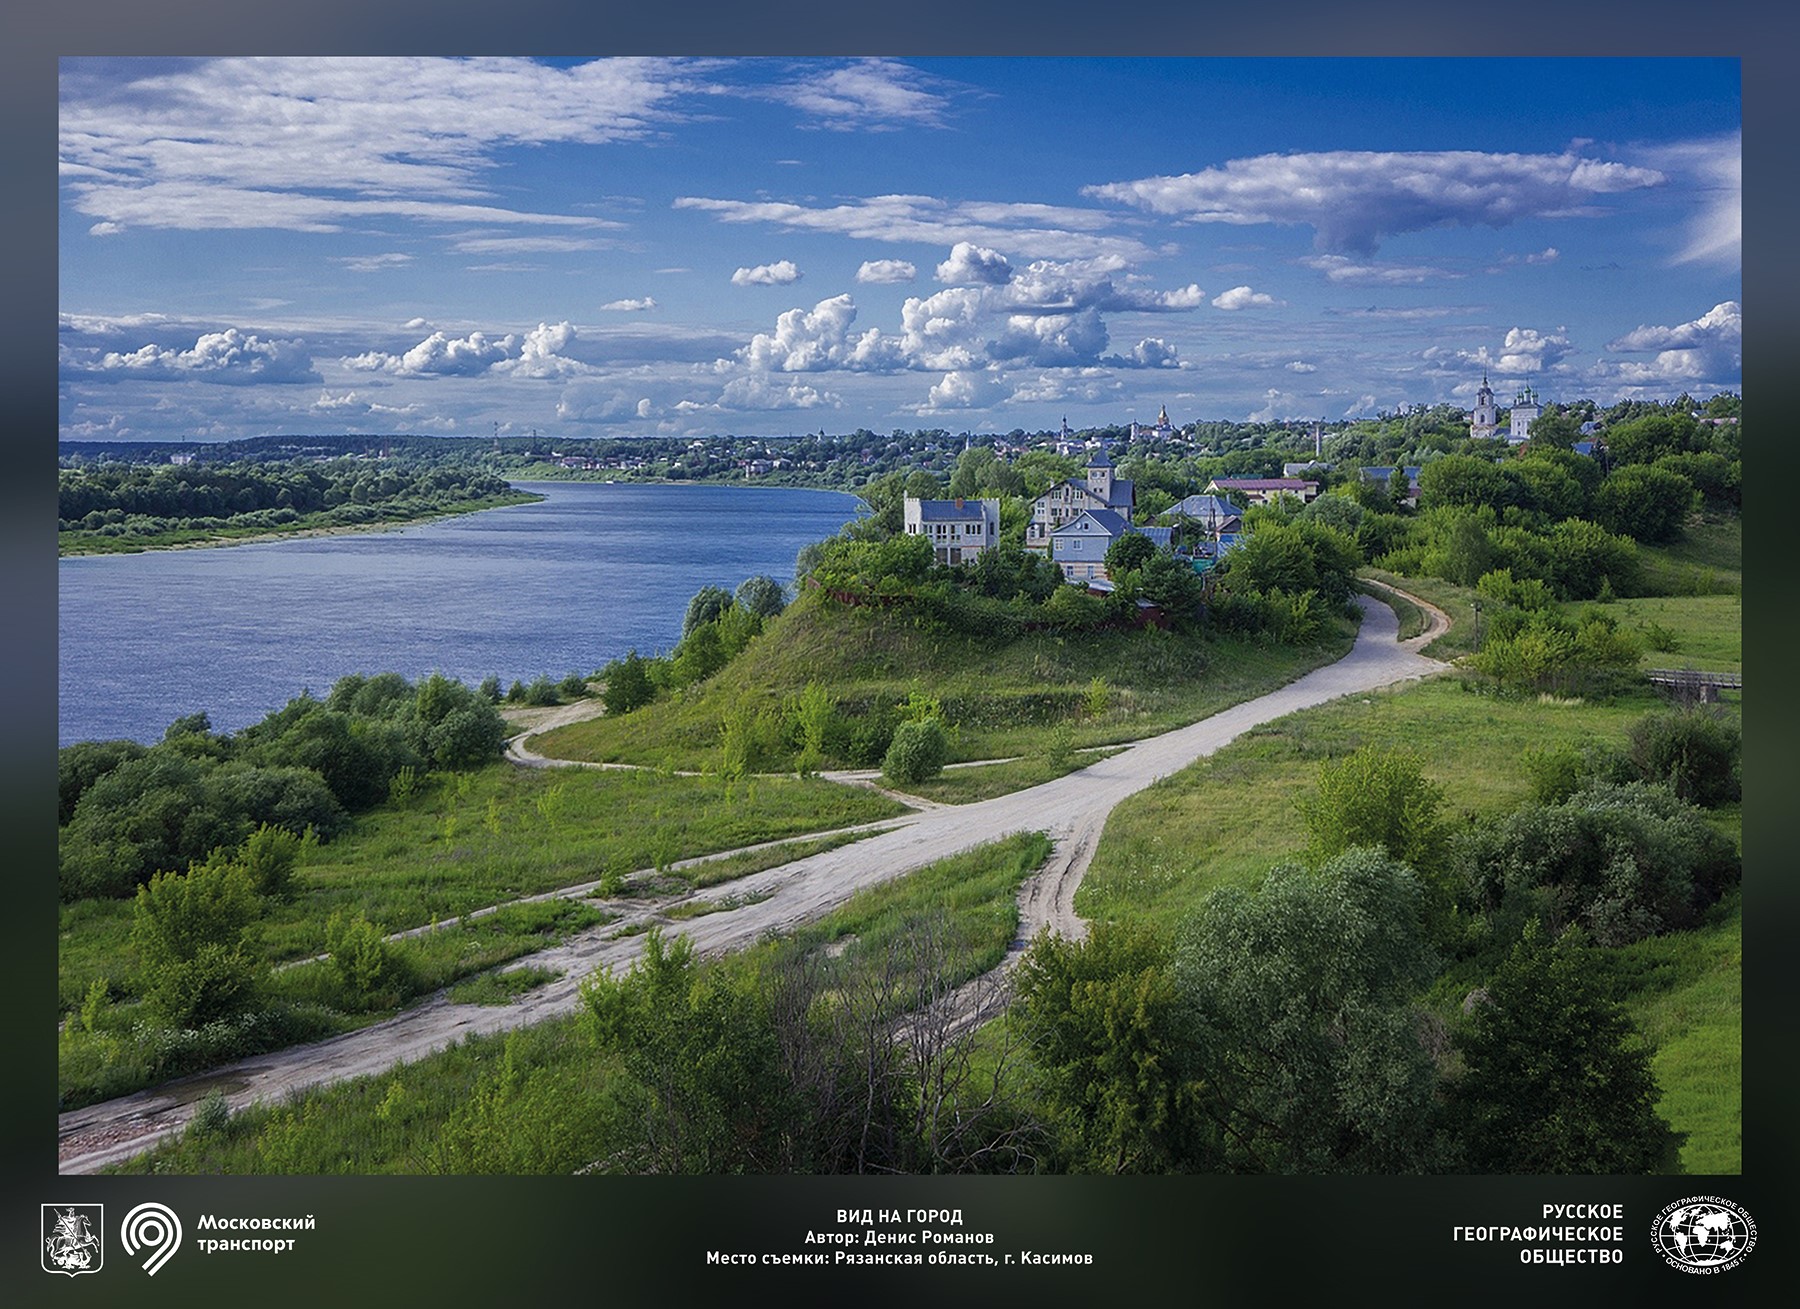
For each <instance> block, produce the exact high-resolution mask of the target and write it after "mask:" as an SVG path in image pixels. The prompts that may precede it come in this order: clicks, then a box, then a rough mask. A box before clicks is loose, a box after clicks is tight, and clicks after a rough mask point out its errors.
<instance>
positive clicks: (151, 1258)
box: [119, 1200, 181, 1277]
mask: <svg viewBox="0 0 1800 1309" xmlns="http://www.w3.org/2000/svg"><path fill="white" fill-rule="evenodd" d="M119 1244H120V1245H122V1246H124V1247H125V1253H126V1254H128V1255H131V1256H132V1257H133V1258H135V1257H136V1256H137V1253H138V1251H140V1250H143V1251H146V1252H147V1256H146V1258H145V1259H144V1271H145V1272H147V1273H149V1274H150V1276H152V1277H155V1276H156V1272H157V1270H158V1269H159V1268H161V1267H162V1266H163V1265H164V1264H166V1263H168V1262H169V1256H170V1255H172V1254H174V1253H175V1252H176V1251H177V1250H179V1249H180V1248H181V1219H179V1218H177V1217H176V1216H175V1211H174V1210H173V1209H171V1208H169V1207H168V1206H167V1205H162V1204H157V1203H156V1202H155V1201H154V1200H146V1201H145V1202H144V1203H143V1204H140V1205H138V1206H137V1207H136V1208H134V1209H133V1210H132V1211H131V1212H130V1213H128V1214H126V1215H125V1221H124V1222H123V1223H121V1224H120V1225H119Z"/></svg>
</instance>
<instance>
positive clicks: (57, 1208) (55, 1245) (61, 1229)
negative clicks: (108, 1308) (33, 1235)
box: [38, 1204, 106, 1277]
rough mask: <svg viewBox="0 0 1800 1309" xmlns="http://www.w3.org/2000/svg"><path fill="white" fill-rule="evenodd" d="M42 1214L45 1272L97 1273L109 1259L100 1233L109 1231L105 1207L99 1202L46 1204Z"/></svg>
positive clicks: (41, 1209)
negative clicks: (102, 1245)
mask: <svg viewBox="0 0 1800 1309" xmlns="http://www.w3.org/2000/svg"><path fill="white" fill-rule="evenodd" d="M38 1209H39V1211H40V1213H41V1214H42V1215H43V1237H44V1252H43V1264H44V1271H45V1272H47V1273H65V1274H67V1275H68V1276H70V1277H74V1276H76V1275H78V1274H80V1273H97V1272H99V1271H100V1266H101V1264H103V1263H104V1262H105V1261H106V1251H105V1250H104V1249H102V1248H101V1233H102V1232H104V1231H105V1230H106V1206H105V1205H98V1204H45V1205H39V1206H38Z"/></svg>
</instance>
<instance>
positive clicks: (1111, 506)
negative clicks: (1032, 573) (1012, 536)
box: [1025, 446, 1137, 560]
mask: <svg viewBox="0 0 1800 1309" xmlns="http://www.w3.org/2000/svg"><path fill="white" fill-rule="evenodd" d="M1083 471H1084V472H1085V474H1086V478H1085V480H1084V481H1080V482H1076V481H1072V480H1070V481H1062V482H1058V483H1057V484H1056V485H1055V486H1053V487H1051V488H1050V489H1049V490H1048V491H1046V492H1044V494H1042V495H1040V496H1039V497H1038V498H1037V499H1036V500H1033V501H1032V502H1031V521H1030V522H1028V523H1027V524H1026V526H1025V548H1026V549H1027V550H1037V551H1041V552H1045V553H1050V554H1051V558H1052V560H1054V559H1055V554H1054V553H1053V552H1052V549H1051V538H1052V536H1054V534H1055V533H1056V532H1057V531H1058V529H1060V528H1062V527H1064V526H1066V525H1067V524H1069V523H1072V522H1074V521H1075V520H1076V519H1077V518H1079V517H1080V516H1081V515H1082V514H1084V513H1088V512H1090V511H1093V510H1103V511H1106V512H1108V513H1112V514H1116V515H1118V516H1119V517H1120V518H1123V519H1124V520H1125V522H1126V523H1130V522H1131V516H1132V513H1133V511H1134V510H1135V508H1136V505H1137V488H1136V486H1135V485H1134V484H1133V483H1132V481H1131V480H1130V479H1129V478H1124V477H1115V476H1114V475H1113V474H1114V466H1113V461H1112V458H1111V456H1109V455H1108V454H1107V453H1106V447H1105V446H1102V447H1101V448H1100V449H1098V450H1096V451H1095V452H1094V453H1093V455H1092V456H1090V457H1089V459H1088V462H1087V467H1086V468H1085V469H1084V470H1083Z"/></svg>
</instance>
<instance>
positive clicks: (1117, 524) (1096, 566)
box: [1050, 509, 1173, 582]
mask: <svg viewBox="0 0 1800 1309" xmlns="http://www.w3.org/2000/svg"><path fill="white" fill-rule="evenodd" d="M1122 536H1142V537H1145V538H1147V539H1148V540H1149V542H1150V544H1151V545H1153V546H1155V547H1156V548H1157V549H1158V550H1167V549H1169V548H1170V544H1171V540H1172V537H1173V529H1171V528H1167V527H1135V526H1133V525H1132V524H1131V523H1128V522H1126V521H1125V519H1124V517H1123V516H1122V515H1120V514H1116V513H1114V512H1113V511H1112V510H1110V509H1087V510H1084V511H1082V512H1081V513H1080V514H1078V515H1076V517H1075V518H1074V519H1073V520H1071V521H1070V522H1067V523H1064V524H1063V525H1062V526H1061V527H1059V528H1057V529H1056V531H1054V532H1052V533H1051V534H1050V561H1051V562H1052V563H1054V564H1055V565H1056V566H1057V567H1058V568H1060V569H1061V570H1062V575H1063V578H1064V580H1065V581H1070V582H1104V581H1110V577H1109V574H1108V573H1107V571H1106V552H1107V551H1108V550H1110V549H1111V548H1112V544H1113V542H1114V541H1117V540H1118V539H1119V538H1120V537H1122Z"/></svg>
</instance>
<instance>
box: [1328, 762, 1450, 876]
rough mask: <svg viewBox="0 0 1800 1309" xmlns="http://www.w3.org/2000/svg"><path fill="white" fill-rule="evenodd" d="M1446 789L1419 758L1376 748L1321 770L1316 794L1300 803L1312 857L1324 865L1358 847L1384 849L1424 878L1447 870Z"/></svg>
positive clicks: (1329, 763) (1330, 763)
mask: <svg viewBox="0 0 1800 1309" xmlns="http://www.w3.org/2000/svg"><path fill="white" fill-rule="evenodd" d="M1443 801H1444V792H1443V788H1441V787H1439V786H1438V785H1436V784H1435V783H1434V782H1432V781H1430V780H1428V779H1427V778H1426V776H1425V774H1424V770H1423V765H1422V763H1421V761H1420V758H1419V756H1418V755H1417V754H1415V753H1413V752H1412V751H1410V750H1384V749H1378V748H1376V747H1373V746H1365V747H1364V748H1362V749H1360V750H1357V751H1354V752H1353V753H1351V754H1348V755H1346V756H1344V757H1343V758H1342V759H1328V760H1326V761H1325V762H1324V763H1323V764H1321V765H1319V782H1318V787H1317V790H1316V791H1315V792H1314V794H1313V795H1312V796H1311V797H1309V798H1306V799H1303V800H1301V801H1300V805H1299V807H1300V813H1301V816H1302V817H1303V818H1304V819H1305V820H1306V831H1307V836H1308V838H1309V843H1308V847H1307V853H1308V855H1309V856H1310V857H1311V858H1312V859H1314V860H1315V861H1321V862H1322V861H1324V860H1326V859H1330V858H1333V857H1335V856H1337V855H1340V854H1342V853H1343V852H1344V851H1346V850H1349V849H1351V848H1353V847H1355V846H1378V847H1380V848H1381V849H1382V850H1384V851H1386V852H1387V854H1388V855H1389V856H1390V857H1391V858H1394V859H1397V860H1399V861H1400V862H1401V863H1404V864H1408V865H1410V866H1411V867H1412V868H1414V869H1415V870H1417V871H1418V872H1420V873H1425V874H1429V873H1432V872H1435V871H1437V869H1438V868H1439V867H1440V866H1441V865H1442V863H1443V859H1444V853H1445V841H1446V836H1445V832H1444V828H1443V824H1442V823H1441V821H1440V819H1439V816H1438V811H1439V809H1440V808H1441V807H1442V805H1443Z"/></svg>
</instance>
